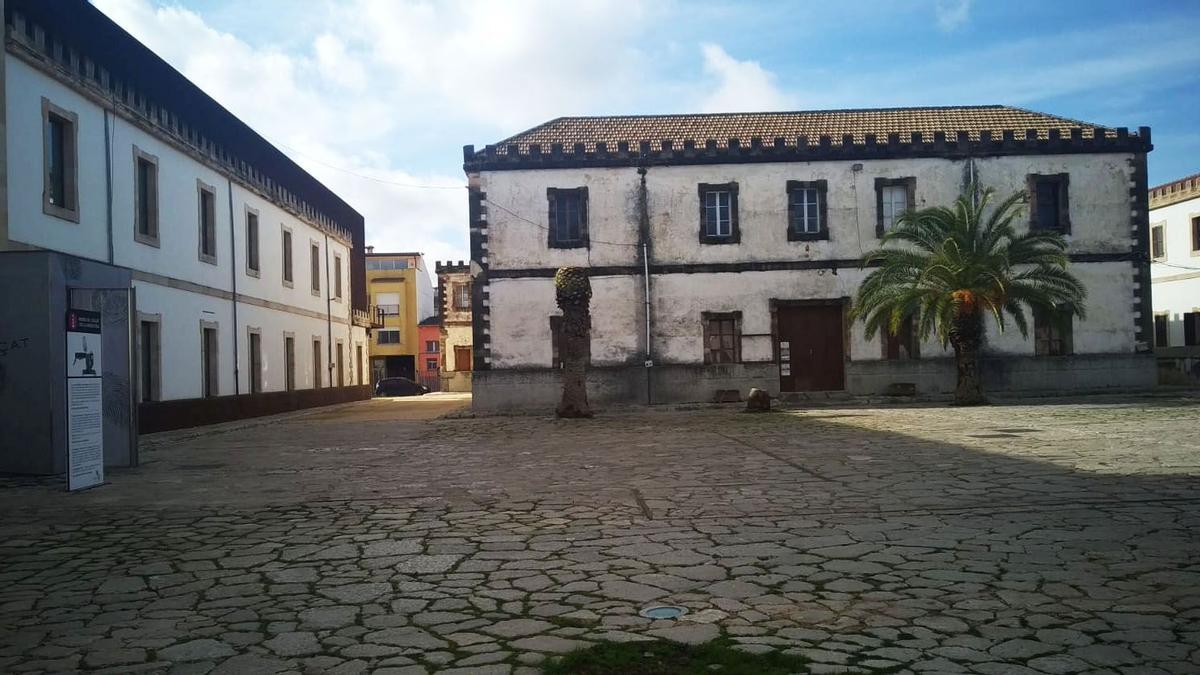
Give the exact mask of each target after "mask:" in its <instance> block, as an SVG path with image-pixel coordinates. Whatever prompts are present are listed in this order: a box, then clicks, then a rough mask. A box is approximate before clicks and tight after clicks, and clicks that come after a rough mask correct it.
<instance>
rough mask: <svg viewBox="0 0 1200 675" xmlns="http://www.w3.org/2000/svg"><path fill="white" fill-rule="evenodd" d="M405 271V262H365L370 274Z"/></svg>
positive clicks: (406, 265)
mask: <svg viewBox="0 0 1200 675" xmlns="http://www.w3.org/2000/svg"><path fill="white" fill-rule="evenodd" d="M406 269H408V261H407V260H376V259H369V260H367V270H369V271H371V272H377V271H391V270H406Z"/></svg>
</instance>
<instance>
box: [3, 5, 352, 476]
mask: <svg viewBox="0 0 1200 675" xmlns="http://www.w3.org/2000/svg"><path fill="white" fill-rule="evenodd" d="M3 8H4V33H5V50H4V53H3V59H2V66H0V74H2V77H0V83H2V84H3V87H2V89H0V91H2V92H3V100H2V102H0V111H2V114H3V118H4V119H5V121H6V124H5V125H4V127H3V131H4V133H3V134H2V136H0V137H2V139H3V140H2V143H3V148H2V150H3V152H0V178H2V180H0V192H2V194H3V198H0V276H2V277H3V279H4V285H3V288H4V290H3V291H0V310H2V311H0V327H2V331H3V335H0V340H5V339H23V338H24V337H27V336H29V337H32V336H34V335H40V336H42V338H44V339H45V340H48V344H50V345H61V344H62V337H61V336H62V330H63V322H64V315H65V310H66V309H67V308H74V309H96V308H99V309H102V310H103V312H104V317H105V319H104V320H105V343H106V346H108V347H109V349H107V350H106V352H108V353H109V354H110V355H112V356H113V357H114V358H112V359H105V362H104V368H105V372H104V378H105V379H104V400H105V411H106V413H105V414H106V418H107V417H112V419H113V420H114V422H113V425H112V427H113V429H116V428H118V427H122V428H125V429H126V433H124V434H123V435H119V436H120V438H119V439H118V434H116V432H115V431H114V432H113V435H112V440H113V443H111V444H110V443H109V440H110V438H109V436H110V434H109V433H108V431H107V427H106V437H105V438H106V443H105V444H106V446H113V445H114V444H116V445H126V446H128V445H129V444H130V443H133V442H134V441H130V440H129V438H130V437H133V438H134V439H136V429H137V427H138V425H140V426H141V428H142V429H143V430H144V431H149V430H159V429H163V428H171V427H178V426H189V425H193V424H199V423H204V422H210V421H218V420H221V419H230V418H236V417H245V416H250V415H253V414H263V413H269V412H278V411H281V410H287V409H292V408H296V407H303V406H307V405H318V404H321V403H323V402H325V403H328V402H335V401H338V400H345V399H346V398H347V397H354V396H358V395H359V394H360V393H361V392H359V389H360V388H358V387H357V385H358V384H360V383H362V382H364V378H365V367H366V354H365V351H366V350H365V347H366V339H367V328H366V327H367V325H368V319H367V311H366V310H367V301H366V300H367V298H366V293H365V286H364V284H363V275H362V273H361V271H355V270H356V269H357V270H361V268H362V253H363V250H362V236H363V218H362V216H361V215H359V214H358V213H357V212H356V211H355V210H354V209H353V208H351V207H350V206H349V205H348V204H346V203H345V202H344V201H342V200H341V199H340V198H338V197H337V196H336V195H335V194H333V193H332V192H330V191H329V190H328V189H327V188H326V187H325V186H323V185H322V184H320V183H319V182H317V181H316V179H314V178H313V177H312V176H310V175H308V174H307V173H305V172H304V171H303V170H302V169H301V168H300V167H299V166H297V165H296V164H295V163H293V162H292V161H290V160H289V159H288V158H287V157H286V156H284V155H283V154H282V153H281V152H279V151H278V150H277V149H275V148H274V147H272V146H271V145H270V144H269V143H267V142H266V141H265V140H263V139H262V138H261V137H260V136H259V135H258V134H256V133H255V132H254V131H253V130H251V129H250V128H249V127H247V126H246V125H245V124H244V123H243V122H241V121H240V120H238V119H237V118H236V117H234V116H233V115H231V114H230V113H229V112H228V111H226V110H225V109H224V108H222V107H221V106H220V105H219V104H217V103H216V102H215V101H214V100H212V99H211V98H209V97H208V96H207V95H205V94H204V93H203V92H202V91H200V89H199V88H197V87H196V86H195V85H193V84H192V83H191V82H189V81H188V80H186V79H185V78H184V77H183V76H181V75H180V74H179V73H178V72H177V71H175V70H174V69H172V68H171V67H170V66H169V65H167V64H166V63H165V62H164V61H162V60H161V59H160V58H158V57H157V56H156V55H154V54H153V53H152V52H151V51H150V50H148V49H147V48H146V47H144V46H143V45H142V44H141V43H139V42H138V41H137V40H135V39H134V38H133V37H132V36H130V35H129V34H128V33H126V32H125V31H123V30H122V29H121V28H120V27H118V26H117V25H116V24H114V23H113V22H112V21H110V20H109V19H108V18H107V17H105V16H104V15H103V14H102V13H101V12H100V11H99V10H97V9H95V8H94V7H92V6H91V5H90V4H89V3H87V2H83V1H82V0H38V1H34V0H7V1H6V2H5V3H3ZM110 339H111V340H113V341H114V342H111V344H110ZM32 341H33V340H32V339H31V340H30V342H32ZM118 354H120V355H122V356H121V358H115V357H116V356H117V355H118ZM61 361H62V353H61V350H60V349H56V348H55V349H50V351H49V352H47V353H46V354H45V355H43V356H39V358H37V359H21V358H17V357H15V356H14V353H9V354H7V355H3V356H0V403H3V406H2V407H3V408H4V409H5V411H6V412H5V415H3V416H0V417H2V421H0V438H3V439H4V442H2V443H0V446H3V448H4V450H5V452H0V471H4V470H13V471H23V472H34V473H53V472H57V471H61V470H62V467H63V461H64V453H65V451H64V448H65V441H64V438H63V433H64V429H65V427H64V426H63V424H62V413H63V411H62V401H61V389H62V388H63V386H64V384H63V381H62V373H63V372H64V366H63V364H62V363H61ZM335 387H338V388H340V389H339V390H338V391H333V390H332V388H335ZM317 389H320V390H322V391H321V392H315V393H312V394H305V395H301V394H299V393H297V392H300V391H301V390H317ZM361 389H363V390H365V388H361ZM326 390H327V391H326ZM342 390H345V391H342ZM50 403H52V405H49V404H50ZM117 418H120V420H119V422H117V421H116V420H117ZM129 429H134V431H133V432H132V433H129V431H128V430H129ZM9 451H11V452H12V454H11V455H10V454H9ZM128 457H129V456H128V455H127V456H126V459H113V462H112V463H125V464H128V463H130V461H131V460H130V459H129V458H128Z"/></svg>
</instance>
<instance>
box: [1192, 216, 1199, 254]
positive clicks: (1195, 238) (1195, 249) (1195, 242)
mask: <svg viewBox="0 0 1200 675" xmlns="http://www.w3.org/2000/svg"><path fill="white" fill-rule="evenodd" d="M1192 253H1195V254H1200V216H1196V217H1194V218H1192Z"/></svg>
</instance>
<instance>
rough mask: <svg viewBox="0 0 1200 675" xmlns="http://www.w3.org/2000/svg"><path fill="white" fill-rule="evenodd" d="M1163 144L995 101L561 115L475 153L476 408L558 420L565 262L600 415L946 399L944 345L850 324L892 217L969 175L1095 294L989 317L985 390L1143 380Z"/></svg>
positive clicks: (946, 193)
mask: <svg viewBox="0 0 1200 675" xmlns="http://www.w3.org/2000/svg"><path fill="white" fill-rule="evenodd" d="M1150 149H1151V144H1150V131H1149V129H1148V128H1142V129H1140V130H1139V131H1137V132H1135V133H1130V132H1129V131H1128V130H1127V129H1124V128H1108V127H1103V126H1099V125H1094V124H1085V123H1082V122H1078V121H1075V120H1069V119H1065V118H1061V117H1055V116H1053V115H1046V114H1041V113H1035V112H1032V111H1027V110H1022V109H1018V108H1010V107H1005V106H980V107H957V108H901V109H881V110H835V111H807V112H794V113H745V114H710V115H646V116H629V117H567V118H559V119H555V120H551V121H549V122H546V123H545V124H542V125H539V126H537V127H534V128H533V129H530V130H528V131H525V132H522V133H520V134H517V135H516V136H513V137H511V138H508V139H505V140H503V141H500V142H498V143H496V144H494V145H488V146H486V147H485V148H483V149H479V150H477V149H475V148H474V147H473V146H467V147H466V148H464V162H465V164H464V170H465V171H466V173H467V176H468V180H469V184H470V200H471V201H470V214H471V222H470V228H471V238H472V239H471V241H472V244H471V245H472V267H473V270H474V274H475V279H474V285H473V289H474V290H473V293H474V296H475V304H474V308H473V309H474V311H473V315H474V330H475V335H474V345H475V361H476V362H475V373H474V381H473V387H474V394H475V405H476V407H479V408H488V409H490V408H506V407H540V408H544V409H549V408H550V407H552V404H553V401H554V400H555V398H556V397H557V396H558V374H557V371H556V366H557V357H556V344H557V339H556V325H557V323H556V318H557V315H558V313H559V312H558V309H557V307H556V306H555V301H554V289H553V279H552V277H553V274H554V271H555V269H556V268H558V267H560V266H563V265H573V266H581V267H586V268H588V269H589V271H590V274H591V277H592V287H593V289H594V293H595V295H594V297H593V299H592V342H591V366H592V367H591V370H590V372H589V388H590V392H591V396H592V397H593V398H594V399H596V400H600V401H606V400H611V401H633V402H636V401H647V400H648V401H650V402H662V401H681V400H682V401H689V400H690V401H703V400H712V399H714V398H725V397H727V396H729V395H730V392H729V391H728V390H739V391H741V392H742V393H743V394H744V393H745V391H746V390H747V389H748V388H749V387H751V386H754V387H760V388H763V389H766V390H767V391H770V392H773V393H774V392H784V393H787V392H806V391H845V392H849V393H852V394H876V393H887V392H911V391H914V390H915V391H916V392H917V393H920V394H934V395H937V394H944V393H948V392H950V391H952V388H953V383H954V366H953V361H952V359H951V358H949V356H950V353H949V352H948V351H946V350H944V349H943V348H942V346H941V344H940V343H938V342H936V341H926V342H920V343H918V341H916V340H914V339H913V337H912V335H911V334H902V335H899V336H885V337H883V338H880V337H876V338H874V339H870V340H869V339H867V337H866V336H865V334H864V330H863V327H862V324H861V323H852V322H851V321H850V320H849V319H848V316H849V314H848V310H849V309H850V301H851V299H852V298H853V297H854V295H855V293H856V292H857V289H858V286H859V284H860V282H861V280H862V279H863V277H864V276H865V275H866V274H867V273H868V271H869V270H863V269H860V266H859V261H860V260H861V258H862V255H863V253H864V252H865V251H869V250H871V249H873V248H876V247H877V246H878V245H879V237H880V236H881V234H882V233H883V232H884V231H886V230H887V229H888V228H889V227H890V226H891V223H892V222H893V220H894V218H895V217H896V216H897V215H899V214H900V213H903V212H904V211H905V210H907V209H909V208H921V207H928V206H934V205H943V204H946V205H948V204H950V203H951V202H952V201H953V200H954V199H955V198H956V197H957V196H958V195H959V194H960V193H961V191H962V190H963V188H964V185H965V184H966V183H967V182H968V181H969V180H971V179H975V180H977V181H978V182H979V183H980V184H981V185H984V186H990V187H993V188H995V189H996V190H998V191H999V193H1000V194H1001V195H1008V194H1011V193H1012V192H1014V191H1017V190H1028V191H1029V203H1028V204H1027V205H1026V208H1025V212H1026V215H1025V216H1024V218H1025V221H1024V222H1023V223H1022V224H1021V227H1037V228H1046V229H1055V230H1058V231H1061V232H1063V233H1064V234H1066V236H1067V239H1068V240H1069V242H1070V248H1069V252H1070V256H1071V259H1072V260H1073V261H1074V264H1073V265H1072V271H1073V272H1074V273H1075V274H1076V275H1078V277H1079V278H1080V279H1081V280H1082V281H1083V282H1084V283H1085V284H1086V285H1087V288H1088V292H1089V302H1088V306H1087V318H1086V319H1084V320H1076V321H1075V322H1074V323H1073V325H1071V326H1070V327H1069V328H1062V327H1060V323H1059V322H1056V321H1053V320H1052V318H1051V317H1041V316H1038V317H1036V322H1035V323H1036V326H1035V328H1034V330H1033V331H1032V333H1033V334H1032V335H1030V337H1029V338H1028V339H1024V338H1022V336H1021V335H1020V333H1019V332H1018V331H1017V330H1015V329H1011V328H1010V330H1008V331H1007V332H1004V333H1000V332H999V331H998V330H996V328H995V326H992V325H990V324H989V326H988V334H987V346H986V352H985V354H986V358H985V362H984V369H985V383H986V384H987V386H988V387H990V388H991V389H992V390H993V391H996V390H1000V391H1039V390H1040V391H1080V390H1091V389H1104V388H1110V387H1117V388H1120V387H1144V386H1151V385H1152V384H1153V381H1154V367H1153V360H1152V358H1151V357H1150V355H1149V354H1148V352H1149V350H1150V340H1151V324H1150V311H1149V310H1150V304H1149V303H1150V296H1149V270H1148V264H1147V263H1148V261H1147V259H1146V247H1147V234H1148V233H1147V227H1146V153H1147V152H1149V150H1150ZM902 332H903V331H902Z"/></svg>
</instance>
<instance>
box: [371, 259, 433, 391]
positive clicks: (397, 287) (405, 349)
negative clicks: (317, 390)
mask: <svg viewBox="0 0 1200 675" xmlns="http://www.w3.org/2000/svg"><path fill="white" fill-rule="evenodd" d="M366 259H367V263H366V265H367V267H366V269H367V289H368V292H369V293H370V296H371V305H372V306H374V307H375V308H376V309H377V311H378V314H379V316H381V317H382V325H381V326H380V327H379V328H378V329H376V330H375V336H374V339H373V340H371V382H372V383H374V382H378V381H379V380H380V379H382V378H385V377H406V378H408V379H410V380H417V379H419V375H418V371H419V368H420V366H419V364H418V359H419V358H420V354H421V349H422V347H423V345H422V343H421V336H420V331H419V329H418V325H419V324H420V323H421V322H422V321H423V320H425V319H428V318H429V317H431V316H434V315H435V314H436V310H435V309H434V306H433V280H432V279H430V278H429V270H428V269H426V267H425V256H424V255H423V254H421V253H415V252H410V253H376V252H375V251H374V247H367V255H366Z"/></svg>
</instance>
